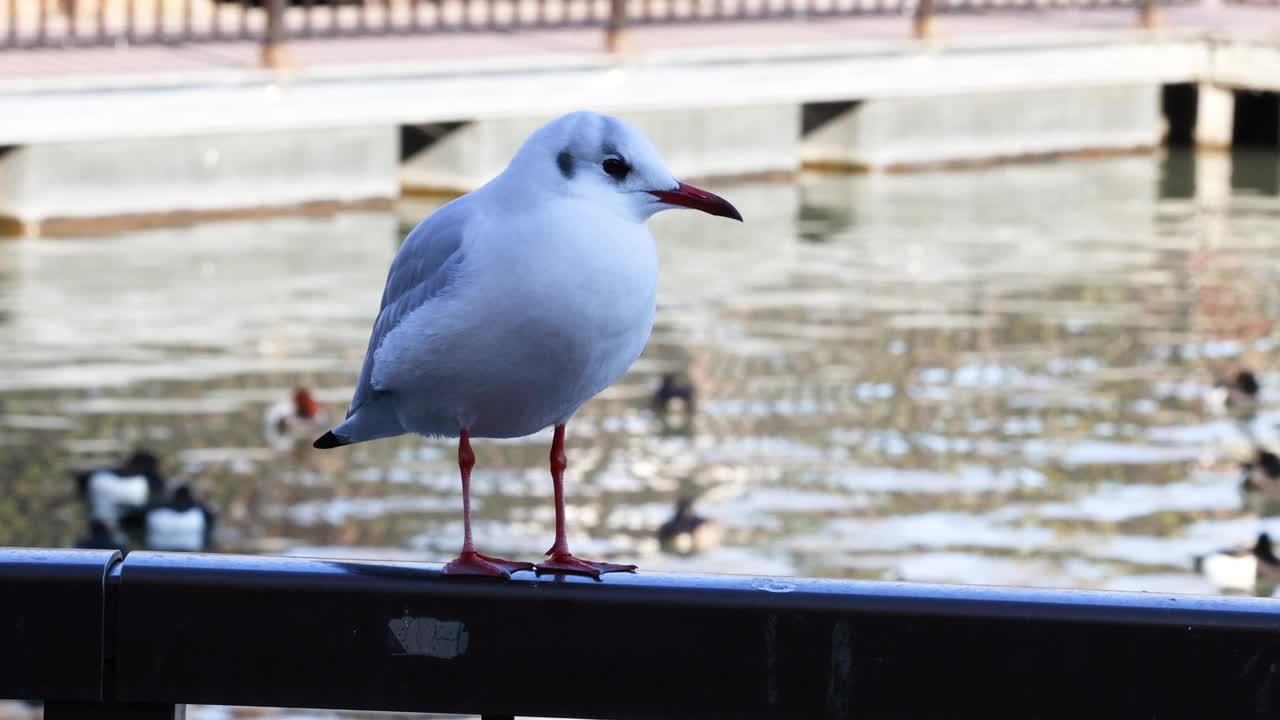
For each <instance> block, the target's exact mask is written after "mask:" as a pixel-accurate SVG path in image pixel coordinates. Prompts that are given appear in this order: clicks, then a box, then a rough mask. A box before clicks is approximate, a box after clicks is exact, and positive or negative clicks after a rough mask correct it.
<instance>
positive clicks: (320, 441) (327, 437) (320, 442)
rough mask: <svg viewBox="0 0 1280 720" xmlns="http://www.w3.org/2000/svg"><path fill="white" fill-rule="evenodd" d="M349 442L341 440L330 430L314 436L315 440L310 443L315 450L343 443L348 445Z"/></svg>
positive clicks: (326, 448) (339, 445) (334, 446)
mask: <svg viewBox="0 0 1280 720" xmlns="http://www.w3.org/2000/svg"><path fill="white" fill-rule="evenodd" d="M350 444H351V443H350V442H348V441H346V440H343V439H342V438H340V437H338V436H337V435H334V434H333V432H332V431H330V432H327V433H325V434H323V435H321V436H320V437H318V438H316V441H315V442H313V443H311V447H313V448H315V449H317V450H328V449H330V448H336V447H342V446H343V445H350Z"/></svg>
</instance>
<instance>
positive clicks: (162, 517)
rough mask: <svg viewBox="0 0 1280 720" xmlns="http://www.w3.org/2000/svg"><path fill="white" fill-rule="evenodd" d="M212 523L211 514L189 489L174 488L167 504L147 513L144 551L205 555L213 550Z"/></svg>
mask: <svg viewBox="0 0 1280 720" xmlns="http://www.w3.org/2000/svg"><path fill="white" fill-rule="evenodd" d="M216 521H217V516H216V515H215V514H214V512H213V511H212V510H210V509H209V507H208V506H207V505H205V504H204V503H201V502H199V501H198V500H196V497H195V494H194V493H193V492H192V491H191V486H190V485H187V484H185V483H184V484H182V485H179V486H177V487H176V488H174V490H173V495H172V497H170V498H169V500H168V501H167V502H165V503H162V504H160V505H157V506H155V507H152V508H150V509H148V510H147V513H146V547H147V549H148V550H167V551H174V552H207V551H209V550H211V549H212V548H213V529H214V526H215V524H216Z"/></svg>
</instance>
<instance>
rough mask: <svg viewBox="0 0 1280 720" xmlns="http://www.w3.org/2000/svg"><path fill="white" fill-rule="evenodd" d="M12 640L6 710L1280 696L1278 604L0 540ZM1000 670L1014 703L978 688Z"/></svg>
mask: <svg viewBox="0 0 1280 720" xmlns="http://www.w3.org/2000/svg"><path fill="white" fill-rule="evenodd" d="M41 568H44V569H46V570H47V571H48V572H49V574H50V575H54V576H57V575H58V574H59V573H62V572H64V571H67V569H68V568H70V569H74V570H75V571H76V572H79V573H80V574H81V575H82V581H81V582H78V583H49V582H47V580H46V579H44V578H42V576H41V573H40V572H39V570H40V569H41ZM90 571H92V572H90ZM95 572H96V573H99V575H98V577H99V578H101V573H106V575H107V578H106V580H102V579H98V580H96V581H94V573H95ZM14 618H21V620H20V622H18V623H14V622H13V619H14ZM14 627H19V628H20V634H19V635H17V636H13V628H14ZM6 633H9V634H6ZM18 642H20V643H22V644H21V645H18V644H15V643H18ZM11 646H12V647H21V648H23V650H22V651H19V652H18V653H16V654H15V653H12V652H9V653H0V696H5V695H8V696H18V697H22V696H26V697H43V698H45V699H56V700H83V699H92V698H93V697H106V698H115V699H118V700H121V701H125V702H142V703H213V704H230V705H264V706H298V707H331V708H353V709H371V710H372V709H377V710H405V711H419V712H461V713H498V714H519V715H538V716H548V717H618V718H653V717H663V718H671V719H678V718H708V717H723V718H730V717H732V718H736V719H738V720H741V719H746V718H797V717H805V718H809V717H814V718H823V717H829V718H847V717H853V716H854V715H857V716H859V717H908V716H919V717H926V716H927V717H936V716H938V715H939V714H943V713H951V712H953V711H954V709H955V707H956V703H957V702H962V703H964V707H965V708H966V709H968V710H971V711H975V712H976V711H982V712H983V713H984V714H985V716H987V717H993V716H1020V717H1028V716H1038V717H1072V718H1075V719H1078V718H1079V717H1098V716H1099V714H1101V715H1104V716H1113V717H1120V716H1139V715H1140V716H1143V717H1148V716H1159V717H1184V716H1192V715H1194V714H1197V713H1199V714H1201V716H1207V715H1203V714H1204V713H1206V712H1214V713H1216V715H1215V716H1226V715H1229V714H1232V713H1233V712H1235V711H1237V710H1240V711H1248V712H1254V711H1256V710H1257V709H1258V708H1262V709H1264V710H1265V709H1267V708H1270V707H1272V706H1276V705H1280V683H1275V682H1273V679H1272V674H1273V673H1276V672H1277V670H1275V668H1280V602H1277V601H1275V600H1271V599H1267V598H1239V597H1236V598H1222V597H1199V596H1178V595H1167V594H1156V593H1110V592H1105V593H1104V592H1082V591H1061V590H1035V589H1022V588H1002V587H982V586H947V585H916V584H907V583H885V582H867V581H852V580H821V579H804V578H770V577H752V576H731V575H669V574H664V573H646V572H640V573H638V574H636V575H611V576H606V577H605V579H604V580H603V581H600V582H596V581H593V580H589V579H586V578H580V577H568V576H544V577H542V578H537V577H534V576H532V575H526V574H525V573H520V574H518V575H517V576H516V578H515V579H513V580H512V581H509V582H502V581H492V580H488V579H467V578H444V577H441V575H440V572H439V566H438V565H432V564H425V563H424V564H418V563H400V562H380V561H374V560H369V561H362V560H346V559H343V560H325V559H312V558H294V557H284V558H282V557H265V556H236V555H197V554H178V553H156V552H135V553H131V554H130V555H129V556H128V557H127V558H126V559H125V560H124V561H123V562H118V561H115V560H114V556H113V555H112V554H111V553H103V552H97V553H95V552H90V551H72V550H66V551H53V550H49V551H29V550H21V549H12V550H6V549H0V647H6V648H7V647H11ZM922 678H928V684H929V687H930V692H927V693H922V692H920V683H921V680H922ZM993 678H1000V679H1001V681H1002V682H1003V683H1005V684H1007V685H1009V686H1010V689H1008V690H1007V691H1002V692H999V693H988V692H977V691H976V690H975V689H976V688H984V687H987V686H989V684H990V683H991V682H992V679H993ZM1068 686H1069V687H1068ZM548 687H562V688H571V689H572V692H568V691H566V692H547V690H546V689H547V688H548ZM1047 697H1054V698H1055V700H1054V701H1053V703H1052V704H1051V706H1047V705H1046V702H1045V698H1047Z"/></svg>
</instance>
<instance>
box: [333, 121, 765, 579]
mask: <svg viewBox="0 0 1280 720" xmlns="http://www.w3.org/2000/svg"><path fill="white" fill-rule="evenodd" d="M672 208H692V209H695V210H701V211H702V212H705V213H709V214H711V215H717V216H721V217H727V218H732V219H734V220H739V221H741V220H742V215H741V214H740V213H739V212H738V211H737V210H736V209H735V208H734V207H733V205H731V204H729V202H728V201H727V200H725V199H724V198H721V197H719V196H717V195H713V194H712V193H709V192H707V191H705V190H700V189H698V188H696V187H694V186H692V185H689V184H686V183H683V182H680V181H679V180H677V179H676V178H675V177H674V176H673V175H672V174H671V171H670V170H668V169H667V168H666V166H665V164H664V163H663V161H662V158H661V156H660V155H659V153H658V150H657V149H656V148H655V147H654V146H653V143H652V142H650V141H649V139H648V138H646V137H645V136H644V135H643V134H642V133H641V132H640V131H639V130H637V129H636V128H634V127H632V126H631V125H629V124H628V123H626V122H624V121H622V120H619V119H618V118H614V117H609V116H606V115H599V114H596V113H592V112H575V113H570V114H568V115H564V116H562V117H559V118H557V119H555V120H552V121H551V122H550V123H547V124H546V125H544V126H543V127H541V128H539V129H538V130H536V131H534V133H533V134H532V135H530V136H529V138H528V139H526V140H525V141H524V143H523V144H522V145H521V146H520V148H519V150H517V151H516V154H515V156H514V157H512V159H511V162H510V163H509V164H508V165H507V167H506V169H505V170H503V171H502V173H501V174H499V175H498V176H497V177H495V178H494V179H493V180H491V181H489V182H488V183H486V184H485V185H484V186H482V187H480V188H479V189H477V190H475V191H473V192H471V193H468V194H466V195H463V196H462V197H459V198H457V199H455V200H453V201H451V202H449V203H447V204H446V205H444V206H443V207H441V208H440V209H438V210H436V211H435V212H434V213H432V214H431V215H430V216H429V217H427V218H426V219H425V220H423V221H422V222H421V223H419V224H418V226H417V227H416V228H414V229H413V230H412V231H411V232H410V233H409V235H408V237H407V238H406V239H405V241H404V243H403V244H402V245H401V247H400V250H399V252H398V253H397V254H396V257H395V260H393V261H392V263H391V269H390V271H389V273H388V275H387V284H386V288H385V289H384V290H383V294H382V305H381V308H380V310H379V311H378V317H377V319H376V320H375V321H374V325H373V332H372V334H371V336H370V338H369V348H368V351H367V352H366V354H365V359H364V366H363V368H362V369H361V370H360V376H359V379H358V380H357V383H356V390H355V394H354V396H353V397H352V400H351V406H350V409H349V410H348V412H347V417H346V419H345V420H344V421H343V422H342V423H340V424H339V425H337V426H336V427H334V428H333V429H332V430H330V431H329V432H327V433H325V434H324V435H322V436H321V437H320V438H319V439H317V440H316V441H315V443H314V446H315V447H317V448H320V449H327V448H334V447H339V446H342V445H350V444H352V443H358V442H366V441H369V440H377V439H379V438H387V437H393V436H397V435H402V434H406V433H413V434H418V435H423V436H427V437H448V438H457V439H458V469H459V471H460V475H461V478H462V516H463V541H462V550H461V552H460V553H459V555H458V557H457V558H455V559H454V560H452V561H450V562H449V563H448V564H447V565H445V567H444V574H445V575H482V576H496V577H510V574H511V573H512V572H516V571H518V570H535V571H537V572H539V573H543V572H555V573H570V574H583V575H589V576H592V577H594V578H596V579H599V578H600V575H601V574H603V573H610V572H631V571H634V570H635V569H636V566H635V565H622V564H615V563H606V562H594V561H590V560H582V559H579V558H576V557H574V556H573V554H572V553H570V551H569V543H568V541H567V539H566V537H565V517H564V516H565V512H564V471H565V467H566V465H567V460H566V456H565V450H564V439H565V425H566V424H567V423H568V422H569V419H570V418H571V417H573V414H574V413H575V412H576V411H577V409H578V408H580V407H582V405H583V404H584V403H586V402H587V401H588V400H590V399H591V398H592V397H594V396H595V395H596V394H597V393H599V392H600V391H601V390H603V389H605V388H606V387H608V386H609V385H611V384H612V383H613V382H614V381H616V380H617V379H618V378H620V377H621V376H622V375H623V373H625V372H626V371H627V369H628V368H629V367H630V366H631V364H632V363H633V362H635V360H636V358H638V357H639V356H640V352H641V350H643V349H644V346H645V343H646V342H648V339H649V334H650V332H651V331H652V329H653V320H654V312H655V308H656V297H657V281H658V256H657V249H656V247H655V246H654V242H653V237H652V236H651V235H650V234H649V229H648V227H647V226H646V225H645V222H646V221H647V220H648V219H649V218H650V217H652V216H653V215H654V214H655V213H658V212H660V211H662V210H669V209H672ZM547 427H552V428H554V431H553V435H552V440H551V453H550V468H551V479H552V488H553V493H554V497H555V517H556V528H555V542H554V544H553V545H552V546H551V549H550V550H548V551H547V553H546V554H547V559H546V560H544V561H543V562H541V563H538V564H537V565H532V564H530V563H523V562H513V561H510V560H503V559H501V558H495V557H490V556H488V555H481V554H480V553H479V552H477V551H476V549H475V545H474V543H473V542H472V538H471V487H470V482H471V469H472V467H473V466H474V465H475V454H474V453H473V452H472V449H471V438H472V437H477V438H514V437H524V436H527V435H532V434H534V433H537V432H540V431H542V430H544V429H545V428H547Z"/></svg>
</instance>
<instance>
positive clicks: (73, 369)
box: [0, 155, 1280, 592]
mask: <svg viewBox="0 0 1280 720" xmlns="http://www.w3.org/2000/svg"><path fill="white" fill-rule="evenodd" d="M1277 178H1280V159H1278V158H1277V157H1276V156H1274V155H1237V156H1236V157H1235V158H1234V163H1233V161H1232V160H1231V159H1229V158H1227V157H1225V156H1222V157H1213V156H1208V157H1201V158H1198V159H1196V158H1192V157H1190V156H1183V155H1175V156H1173V157H1170V158H1164V157H1132V158H1123V159H1113V160H1097V161H1087V162H1063V163H1054V164H1045V165H1029V166H1010V167H999V168H992V169H984V170H976V171H964V172H940V173H925V174H911V175H881V176H858V177H831V176H812V177H809V176H806V177H804V178H802V179H801V180H799V181H798V182H797V183H795V184H793V185H791V184H754V185H752V184H748V185H740V186H727V187H717V188H715V189H716V190H717V191H721V192H722V193H723V194H724V195H726V196H727V197H729V198H731V199H732V200H733V201H734V202H735V204H736V205H737V206H738V207H739V208H741V209H742V210H743V212H744V214H745V215H746V216H747V219H748V222H747V223H745V224H743V225H738V224H734V223H727V222H722V221H719V220H717V219H711V218H707V217H704V216H694V215H693V214H684V215H677V214H675V213H669V214H667V215H666V216H662V217H660V218H659V219H658V220H657V221H656V222H655V223H654V231H655V234H656V235H658V237H659V238H660V240H659V245H660V250H661V256H662V279H661V289H660V297H659V311H658V322H657V326H656V328H655V330H654V334H653V338H652V341H651V342H650V345H649V347H648V349H647V350H646V352H645V354H644V356H643V358H642V359H641V361H640V362H639V363H637V365H636V366H635V367H634V368H633V370H632V372H631V373H630V374H629V375H628V376H627V377H626V378H625V379H623V380H622V381H621V382H620V383H618V384H617V385H616V386H615V387H613V388H611V389H609V390H608V391H606V392H605V393H603V394H602V395H601V396H600V397H598V398H597V399H595V400H593V401H592V402H591V403H589V404H588V405H587V406H586V407H585V408H584V409H583V410H582V412H581V413H580V414H579V416H578V417H577V418H576V419H575V420H574V421H573V422H572V423H571V424H570V425H569V458H570V467H569V473H568V496H569V501H570V513H569V523H570V526H571V542H572V544H573V546H574V548H575V550H576V551H577V552H578V553H580V554H582V555H584V556H599V557H601V558H602V559H610V558H625V559H628V560H631V561H635V562H637V563H638V564H640V565H641V567H642V568H648V569H664V570H681V571H686V570H687V571H708V572H732V573H752V574H774V575H817V576H831V577H860V578H894V579H906V580H916V581H924V582H954V583H996V584H1013V585H1035V586H1050V587H1073V588H1105V589H1124V590H1156V591H1178V592H1214V591H1215V588H1213V587H1212V586H1210V585H1208V583H1207V582H1206V581H1204V580H1203V579H1201V578H1199V577H1197V576H1196V575H1195V574H1193V573H1192V572H1191V571H1190V561H1191V557H1192V555H1194V554H1195V553H1199V552H1204V551H1207V550H1212V549H1215V548H1218V547H1220V546H1223V545H1230V544H1235V543H1238V542H1243V541H1246V540H1248V539H1249V538H1250V537H1252V536H1253V535H1254V534H1255V533H1256V532H1257V531H1258V529H1259V528H1262V527H1265V526H1267V525H1268V524H1269V523H1272V521H1271V520H1270V519H1269V518H1267V517H1264V516H1262V515H1260V514H1259V513H1258V512H1256V511H1255V510H1253V509H1251V508H1252V507H1253V506H1252V505H1250V504H1248V503H1245V502H1244V501H1243V499H1242V497H1241V495H1240V493H1239V491H1238V489H1237V482H1238V474H1237V471H1236V469H1235V465H1234V463H1235V462H1236V461H1237V460H1238V459H1239V458H1241V457H1243V455H1244V454H1245V453H1247V452H1248V448H1249V444H1248V440H1247V438H1246V436H1245V435H1244V434H1243V433H1242V432H1241V429H1240V428H1239V427H1238V426H1236V425H1235V424H1233V423H1231V422H1228V421H1225V420H1218V419H1215V418H1210V417H1206V415H1205V414H1204V413H1203V411H1202V409H1201V407H1200V397H1201V395H1202V394H1203V392H1204V391H1205V390H1206V388H1207V387H1208V385H1209V384H1210V383H1211V382H1212V380H1213V377H1214V375H1215V373H1220V372H1225V371H1226V369H1228V368H1230V367H1233V366H1235V365H1237V364H1241V363H1243V364H1247V365H1249V366H1251V367H1254V368H1255V369H1257V370H1259V371H1260V372H1261V378H1262V382H1263V386H1264V406H1265V407H1264V412H1263V414H1262V416H1261V417H1260V418H1259V420H1258V422H1257V423H1256V427H1255V432H1256V434H1258V436H1259V437H1262V438H1263V439H1266V438H1267V437H1269V433H1274V430H1273V429H1271V428H1273V427H1274V425H1275V424H1276V420H1277V417H1278V416H1276V415H1275V414H1274V412H1272V411H1273V410H1274V409H1275V407H1276V405H1277V400H1280V372H1277V371H1276V370H1277V362H1276V354H1277V350H1276V347H1275V343H1274V340H1273V338H1274V332H1273V327H1272V319H1273V318H1275V317H1277V312H1278V311H1280V264H1277V263H1275V262H1274V259H1273V258H1274V257H1275V253H1276V252H1277V250H1278V249H1280V237H1278V236H1277V234H1276V233H1275V231H1274V229H1275V227H1276V222H1277V219H1278V218H1280V197H1278V196H1277V193H1278V187H1277V186H1278V185H1280V182H1278V181H1277ZM430 209H431V206H429V205H424V204H412V203H406V204H404V205H403V206H402V207H401V208H399V210H398V212H397V213H394V214H392V213H387V214H378V213H360V214H348V215H340V216H337V217H333V218H301V219H300V218H286V219H275V220H265V221H264V220H255V221H248V222H222V223H210V224H204V225H197V226H192V227H185V228H178V229H166V230H150V231H145V232H136V233H126V234H120V235H114V236H110V237H93V238H82V239H74V240H24V241H15V242H6V243H0V429H2V430H3V432H2V433H0V544H10V545H49V546H58V545H65V544H67V543H69V542H70V541H71V540H72V539H73V538H74V536H75V535H76V534H77V533H78V532H80V530H81V529H82V527H83V522H84V521H83V518H82V513H81V511H80V509H79V507H78V506H77V505H76V503H75V501H74V498H73V495H72V484H71V482H70V480H69V479H68V475H67V471H68V469H69V468H72V467H81V466H85V465H89V464H93V463H95V462H105V461H113V460H115V459H117V458H119V457H120V456H121V454H123V453H125V452H126V451H127V450H128V449H129V448H131V447H134V446H137V445H146V446H148V447H151V448H153V449H155V450H156V451H157V452H158V453H159V454H160V455H161V456H162V457H163V459H164V464H165V467H166V469H167V470H169V471H170V472H171V473H172V474H173V475H174V476H175V477H180V478H184V479H189V480H191V481H193V482H195V483H196V486H197V487H198V489H199V490H200V491H201V492H203V493H204V494H205V495H207V496H208V497H209V498H211V499H212V500H213V501H214V503H215V504H216V506H217V507H218V508H219V510H220V512H221V514H222V516H223V519H224V521H225V524H226V528H225V532H224V533H223V536H222V538H221V542H222V548H223V549H225V550H228V551H235V552H268V551H269V552H275V553H289V554H295V555H314V556H330V557H332V556H341V557H367V558H394V559H418V560H431V561H442V560H446V559H448V557H449V556H451V555H452V554H453V553H455V552H456V550H457V546H458V544H459V540H460V537H461V518H460V505H461V501H460V498H459V495H458V488H457V485H458V483H457V473H456V466H455V464H454V451H453V448H452V446H451V444H449V443H446V442H441V441H428V440H422V439H417V438H410V437H405V438H399V439H395V440H388V441H380V442H377V443H371V444H367V445H359V446H355V447H352V448H348V449H344V450H340V451H330V452H328V453H318V452H301V453H288V452H284V453H281V452H277V451H272V450H270V449H268V448H267V447H266V446H265V444H264V442H263V438H262V424H261V416H262V412H263V409H264V407H265V406H266V405H267V404H268V403H270V402H273V401H275V400H278V399H280V398H282V397H285V396H286V395H287V393H288V391H289V389H290V388H292V387H293V386H295V385H298V384H306V385H310V386H312V387H315V388H317V389H318V392H319V397H320V399H321V400H322V401H323V402H324V403H325V404H326V405H327V407H328V408H329V410H330V412H332V413H341V412H342V411H343V409H344V408H345V403H346V401H347V399H348V398H349V397H350V392H351V388H352V384H353V382H354V378H355V373H356V371H357V370H358V368H359V364H360V360H361V357H362V354H363V352H364V350H365V342H366V338H367V333H368V330H369V326H370V324H371V321H372V317H373V313H374V310H375V309H376V307H377V302H378V298H379V295H380V292H381V288H382V282H383V279H384V276H385V272H386V268H387V265H388V263H389V262H390V260H391V258H392V256H393V254H394V252H395V249H396V247H397V245H398V243H399V240H400V238H401V237H402V236H403V233H404V232H405V230H406V229H407V226H408V224H411V223H412V222H415V221H416V219H417V218H419V217H421V216H422V215H423V214H424V213H426V212H428V211H429V210H430ZM669 370H675V371H681V372H687V373H688V374H689V375H690V376H691V377H692V378H693V380H694V382H695V383H696V385H697V387H698V391H699V393H700V396H701V402H700V403H699V406H698V408H697V412H696V414H694V416H693V417H692V418H688V419H686V418H685V417H684V416H683V415H680V414H678V413H677V414H674V415H672V416H670V417H662V416H659V415H657V414H655V413H654V412H653V411H652V410H651V408H650V406H649V396H650V394H651V392H652V390H653V388H654V387H656V385H657V382H658V377H659V376H660V374H661V373H663V372H666V371H669ZM549 437H550V435H549V433H543V434H541V435H538V436H534V437H531V438H526V439H522V440H516V441H503V442H495V441H478V442H477V443H476V452H477V455H478V457H479V463H478V465H477V469H476V473H475V478H474V494H475V498H476V500H475V517H476V535H477V540H478V542H479V543H480V545H481V547H482V549H484V550H485V551H486V552H492V553H495V554H503V555H507V556H513V557H517V558H536V557H538V556H540V553H541V551H542V550H544V549H545V548H546V546H547V544H548V543H549V542H550V540H551V537H552V534H553V514H552V503H551V484H550V481H549V478H548V475H547V472H546V467H545V466H546V455H547V446H548V441H549ZM682 494H688V495H694V496H697V498H698V509H699V510H700V511H701V512H702V513H703V514H705V515H707V516H709V517H712V518H715V519H716V520H717V521H718V522H719V524H720V525H721V526H722V528H723V530H724V532H723V537H722V543H721V545H720V546H719V547H717V548H714V549H712V550H709V551H706V552H702V553H696V554H692V555H673V554H667V553H664V552H662V551H661V549H660V548H659V546H658V543H657V541H656V540H655V538H654V530H655V528H657V527H658V525H660V524H661V523H662V522H663V521H664V520H665V519H666V518H667V517H668V516H669V515H670V512H671V506H672V504H673V502H674V501H675V499H676V497H677V496H679V495H682ZM1273 527H1276V528H1280V525H1273Z"/></svg>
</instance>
